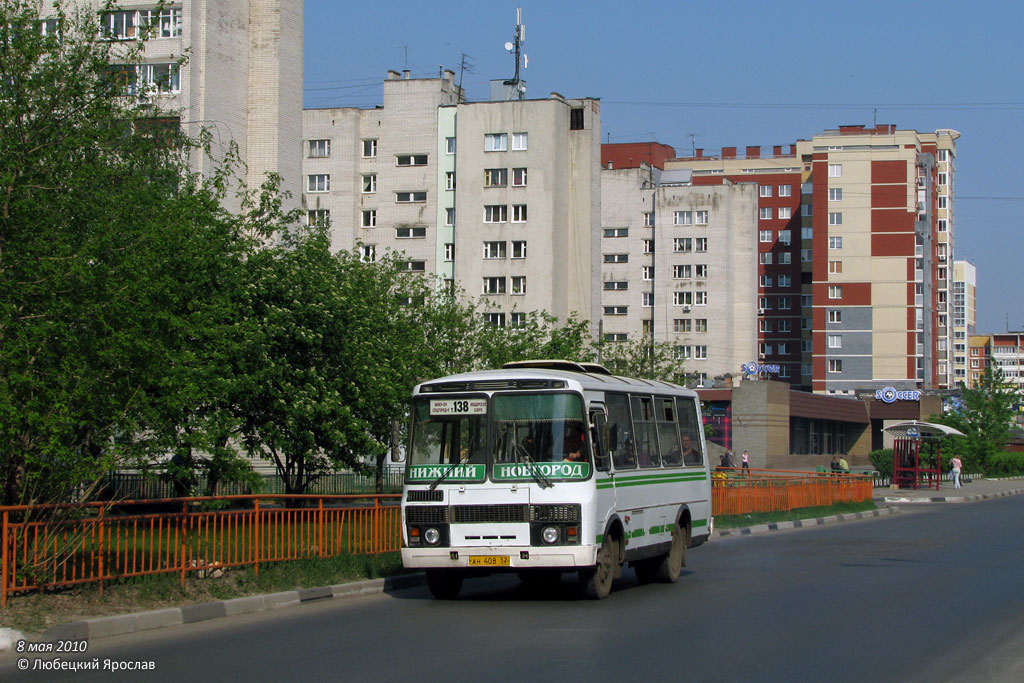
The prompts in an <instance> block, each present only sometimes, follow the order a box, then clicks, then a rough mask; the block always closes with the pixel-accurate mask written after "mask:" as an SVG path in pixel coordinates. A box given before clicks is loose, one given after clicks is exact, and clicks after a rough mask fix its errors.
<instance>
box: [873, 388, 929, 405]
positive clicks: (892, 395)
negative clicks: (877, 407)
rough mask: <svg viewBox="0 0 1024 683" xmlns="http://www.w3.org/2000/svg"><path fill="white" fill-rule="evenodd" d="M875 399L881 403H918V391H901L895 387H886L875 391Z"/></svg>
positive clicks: (919, 397) (919, 393)
mask: <svg viewBox="0 0 1024 683" xmlns="http://www.w3.org/2000/svg"><path fill="white" fill-rule="evenodd" d="M875 399H876V400H878V401H881V402H882V403H895V402H896V401H920V400H921V392H920V391H901V390H899V389H896V388H895V387H886V388H884V389H878V390H877V391H875Z"/></svg>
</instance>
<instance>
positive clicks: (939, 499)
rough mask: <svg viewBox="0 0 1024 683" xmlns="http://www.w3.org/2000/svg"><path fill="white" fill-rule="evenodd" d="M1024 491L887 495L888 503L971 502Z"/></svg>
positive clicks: (1015, 494) (1013, 494)
mask: <svg viewBox="0 0 1024 683" xmlns="http://www.w3.org/2000/svg"><path fill="white" fill-rule="evenodd" d="M1022 493H1024V489H1013V490H1012V491H1000V492H999V493H978V494H975V495H973V496H931V497H929V498H899V497H896V496H892V497H886V498H885V502H886V503H900V504H903V503H971V502H973V501H976V500H988V499H990V498H1003V497H1004V496H1017V495H1020V494H1022Z"/></svg>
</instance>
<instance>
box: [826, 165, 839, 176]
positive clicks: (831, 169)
mask: <svg viewBox="0 0 1024 683" xmlns="http://www.w3.org/2000/svg"><path fill="white" fill-rule="evenodd" d="M828 177H829V178H842V177H843V165H842V164H829V165H828Z"/></svg>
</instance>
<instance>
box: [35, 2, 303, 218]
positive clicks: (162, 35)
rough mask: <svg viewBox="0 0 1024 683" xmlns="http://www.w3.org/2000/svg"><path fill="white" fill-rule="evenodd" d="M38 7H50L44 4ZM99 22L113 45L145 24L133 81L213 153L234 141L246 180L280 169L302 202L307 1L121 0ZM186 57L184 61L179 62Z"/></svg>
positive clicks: (255, 182)
mask: <svg viewBox="0 0 1024 683" xmlns="http://www.w3.org/2000/svg"><path fill="white" fill-rule="evenodd" d="M72 6H73V7H86V8H94V9H96V10H97V11H98V10H100V9H101V8H102V7H103V3H102V2H100V0H77V1H76V2H74V3H72ZM41 10H42V12H43V13H44V15H45V14H51V15H52V12H53V9H52V7H49V6H47V4H46V3H43V7H42V8H41ZM99 24H100V30H101V31H102V32H103V33H104V34H105V35H106V36H108V37H109V38H110V39H111V40H116V41H132V40H137V39H138V38H139V36H140V35H142V34H143V32H144V31H145V30H147V29H148V30H149V34H148V38H147V40H146V42H145V45H144V48H143V64H142V65H141V66H140V67H139V68H138V71H137V73H136V74H135V77H136V82H137V83H139V84H146V85H148V86H149V88H148V90H150V92H151V96H152V100H153V102H154V103H155V104H156V105H157V106H158V107H159V108H160V109H161V110H163V111H164V112H165V113H166V118H167V119H168V120H173V122H174V123H177V124H178V125H180V126H181V127H182V128H183V129H184V130H185V131H186V132H188V133H189V134H192V135H195V134H197V133H198V132H199V130H200V128H206V129H208V130H209V131H210V132H211V134H212V136H213V137H212V143H213V151H214V153H215V155H219V156H221V157H222V156H223V154H224V153H226V152H227V151H228V149H229V147H230V146H231V144H232V143H235V144H237V146H238V151H239V153H240V155H241V158H242V161H243V162H244V163H245V167H246V168H245V182H246V185H247V186H249V187H252V188H255V187H259V185H260V184H261V183H262V182H263V180H264V179H265V178H266V174H267V173H270V172H274V173H278V174H279V175H281V177H282V180H283V189H284V190H287V191H289V192H290V193H291V195H292V197H295V198H296V201H297V198H298V197H299V195H300V191H301V185H300V182H301V169H302V165H301V159H300V158H299V156H298V155H297V154H296V150H297V149H299V147H300V144H301V141H302V66H303V65H302V35H303V2H302V0H218V2H205V1H203V0H177V1H175V2H171V3H167V4H165V5H162V6H161V5H159V4H158V3H157V2H156V1H155V0H150V1H148V2H147V1H145V0H120V2H119V3H118V8H117V10H116V11H112V12H104V13H101V14H100V15H99ZM45 26H46V24H45V23H44V29H45ZM54 28H55V27H54ZM183 55H184V56H186V57H187V60H186V61H185V62H184V64H183V65H182V66H180V68H179V66H178V60H179V59H180V58H181V57H182V56H183ZM192 161H193V164H194V166H195V167H196V169H197V170H199V171H208V170H210V167H211V162H210V160H208V159H206V158H203V156H202V155H199V154H197V155H194V158H193V160H192ZM233 201H234V199H233V198H231V199H230V200H229V203H232V202H233Z"/></svg>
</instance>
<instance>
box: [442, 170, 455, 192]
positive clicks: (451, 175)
mask: <svg viewBox="0 0 1024 683" xmlns="http://www.w3.org/2000/svg"><path fill="white" fill-rule="evenodd" d="M444 189H446V190H454V189H455V171H445V173H444Z"/></svg>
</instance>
